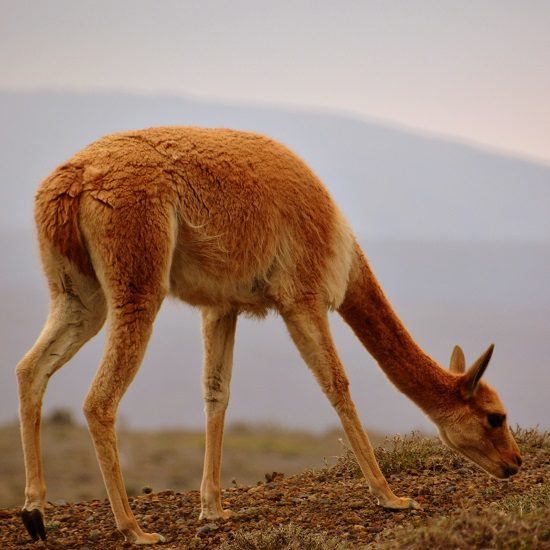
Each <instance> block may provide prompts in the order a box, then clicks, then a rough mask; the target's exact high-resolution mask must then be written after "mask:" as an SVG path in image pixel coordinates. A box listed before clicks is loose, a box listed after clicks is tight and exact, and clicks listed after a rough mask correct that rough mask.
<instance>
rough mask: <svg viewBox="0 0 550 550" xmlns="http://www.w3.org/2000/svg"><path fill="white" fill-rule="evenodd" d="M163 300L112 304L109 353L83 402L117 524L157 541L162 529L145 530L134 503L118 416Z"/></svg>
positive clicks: (140, 540) (137, 537) (141, 539)
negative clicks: (117, 426)
mask: <svg viewBox="0 0 550 550" xmlns="http://www.w3.org/2000/svg"><path fill="white" fill-rule="evenodd" d="M160 301H161V300H160V299H159V297H157V296H155V297H154V299H152V300H151V299H148V298H144V297H138V296H133V297H132V298H131V299H128V300H127V301H126V302H125V303H120V304H119V305H118V306H117V305H110V310H109V311H110V326H109V332H108V336H107V345H106V350H105V355H104V357H103V360H102V362H101V365H100V367H99V370H98V371H97V374H96V376H95V378H94V381H93V382H92V385H91V387H90V390H89V392H88V395H87V397H86V401H85V403H84V413H85V415H86V419H87V421H88V427H89V430H90V434H91V436H92V440H93V443H94V447H95V451H96V455H97V459H98V462H99V466H100V469H101V473H102V475H103V481H104V482H105V488H106V489H107V494H108V496H109V501H110V503H111V508H112V510H113V513H114V516H115V519H116V524H117V527H118V529H119V531H121V533H122V534H123V535H124V537H125V538H126V540H127V541H129V542H132V543H134V544H154V543H156V542H161V541H163V540H164V538H163V537H162V536H161V535H158V534H157V533H152V534H150V533H145V532H143V531H142V530H141V529H140V527H139V526H138V524H137V521H136V519H135V517H134V515H133V513H132V511H131V509H130V505H129V503H128V496H127V494H126V488H125V486H124V481H123V478H122V472H121V469H120V461H119V456H118V449H117V442H116V435H115V419H116V411H117V409H118V404H119V402H120V399H121V398H122V396H123V394H124V392H125V391H126V389H127V388H128V386H129V385H130V382H131V381H132V379H133V378H134V376H135V374H136V372H137V370H138V368H139V366H140V364H141V361H142V359H143V355H144V353H145V348H146V345H147V342H148V340H149V336H150V334H151V329H152V324H153V320H154V318H155V315H156V313H157V311H158V307H159V305H160Z"/></svg>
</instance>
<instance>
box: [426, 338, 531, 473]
mask: <svg viewBox="0 0 550 550" xmlns="http://www.w3.org/2000/svg"><path fill="white" fill-rule="evenodd" d="M493 348H494V346H493V345H491V346H490V347H489V348H488V349H487V351H485V353H483V355H481V357H480V358H479V359H478V360H477V361H476V362H475V363H474V364H473V365H472V366H471V367H470V368H469V369H468V370H466V361H465V359H464V353H463V352H462V350H461V349H460V347H459V346H456V347H455V348H454V350H453V354H452V356H451V364H450V371H451V373H452V374H453V375H454V378H455V381H454V384H455V395H456V399H455V400H454V402H452V403H449V408H448V411H447V412H446V414H444V415H442V416H441V417H440V418H439V419H438V420H437V421H436V423H437V426H438V428H439V435H440V438H441V440H442V441H443V443H445V445H447V446H448V447H450V448H451V449H453V450H455V451H458V452H459V453H460V454H461V455H463V456H465V457H466V458H468V459H469V460H471V461H472V462H474V463H475V464H477V465H478V466H479V467H480V468H482V469H483V470H485V471H486V472H488V473H489V474H491V475H492V476H494V477H497V478H499V479H505V478H508V477H510V476H512V475H514V474H516V473H517V472H518V470H519V467H520V466H521V455H520V452H519V449H518V446H517V444H516V442H515V441H514V438H513V436H512V433H511V432H510V427H509V426H508V422H507V420H506V411H505V410H504V406H503V405H502V403H501V401H500V398H499V396H498V394H497V392H496V391H495V390H494V389H493V388H492V387H491V386H489V384H487V383H486V382H484V381H483V380H482V379H481V377H482V376H483V373H484V372H485V369H486V368H487V366H488V365H489V361H490V360H491V355H492V354H493Z"/></svg>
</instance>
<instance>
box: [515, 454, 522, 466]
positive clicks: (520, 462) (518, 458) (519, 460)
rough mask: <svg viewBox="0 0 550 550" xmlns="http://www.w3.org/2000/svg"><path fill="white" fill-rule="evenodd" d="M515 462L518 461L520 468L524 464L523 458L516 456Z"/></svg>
mask: <svg viewBox="0 0 550 550" xmlns="http://www.w3.org/2000/svg"><path fill="white" fill-rule="evenodd" d="M514 460H515V461H516V464H517V465H518V466H521V465H522V463H523V460H521V456H519V455H516V456H515V457H514Z"/></svg>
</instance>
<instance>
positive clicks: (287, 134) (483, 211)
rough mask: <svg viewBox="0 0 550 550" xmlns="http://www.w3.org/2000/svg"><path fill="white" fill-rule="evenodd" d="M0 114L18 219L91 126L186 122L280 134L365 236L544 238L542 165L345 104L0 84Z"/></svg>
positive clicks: (89, 137) (9, 204)
mask: <svg viewBox="0 0 550 550" xmlns="http://www.w3.org/2000/svg"><path fill="white" fill-rule="evenodd" d="M0 120H2V126H1V129H0V151H1V153H0V155H1V158H2V161H1V166H0V175H1V177H2V182H3V184H2V187H1V192H2V198H3V200H2V205H1V207H0V208H2V210H1V212H2V220H3V221H4V222H9V223H15V222H21V221H22V220H27V219H28V217H29V212H30V208H29V204H30V202H29V201H30V200H31V198H32V194H33V192H34V189H35V187H36V185H37V183H38V181H39V180H40V179H42V178H43V177H44V176H45V175H46V174H47V173H48V172H49V171H50V170H51V169H52V168H53V167H54V166H56V165H57V164H59V163H61V162H63V161H64V160H65V159H66V158H67V157H68V156H69V155H71V154H72V153H73V152H75V151H76V150H78V149H80V148H81V147H82V146H84V145H86V144H87V143H89V142H90V141H93V140H94V139H96V138H98V137H99V136H101V135H104V134H107V133H110V132H113V131H120V130H127V129H131V128H141V127H147V126H156V125H164V124H188V125H200V126H226V127H234V128H239V129H245V130H255V131H260V132H263V133H266V134H269V135H271V136H273V137H275V138H277V139H279V140H281V141H283V142H284V143H286V144H287V145H289V146H290V147H291V148H292V149H294V150H296V151H297V152H298V153H299V154H300V155H301V156H302V157H303V158H304V159H306V161H308V162H309V164H310V165H311V166H312V168H313V169H314V170H315V171H316V172H317V174H318V175H319V176H320V177H321V179H322V180H323V181H324V182H325V184H326V185H327V186H328V187H329V189H330V190H331V192H332V194H333V195H334V197H335V198H336V200H337V202H338V203H339V204H340V206H341V208H342V209H343V210H344V212H345V213H346V214H347V216H348V217H349V218H350V221H351V223H352V226H353V227H354V229H355V231H356V232H357V233H358V234H360V235H362V236H366V237H368V238H369V239H372V238H377V237H380V238H386V239H387V238H396V239H406V240H419V239H428V240H434V239H435V240H445V239H453V240H472V239H476V240H510V239H513V240H538V241H541V240H548V239H550V216H549V215H548V213H549V205H550V166H544V165H537V164H533V163H530V162H526V161H522V160H520V159H515V158H508V157H504V156H500V155H497V154H492V153H489V152H486V151H483V150H478V149H474V148H473V147H471V146H466V145H462V144H458V143H452V142H449V141H445V140H440V139H436V138H434V137H427V136H421V135H418V134H414V133H411V132H405V131H403V130H399V129H396V128H390V127H385V126H382V125H381V124H375V123H373V122H368V121H363V120H356V119H353V118H351V117H349V116H344V115H338V114H330V113H328V114H327V113H319V112H303V111H297V110H294V111H292V110H284V109H282V108H269V107H250V106H242V105H220V104H215V103H208V102H205V101H195V100H190V99H176V98H171V97H144V96H132V95H123V94H94V95H87V94H72V93H64V94H61V93H59V94H54V93H28V94H14V93H5V92H4V93H2V92H0Z"/></svg>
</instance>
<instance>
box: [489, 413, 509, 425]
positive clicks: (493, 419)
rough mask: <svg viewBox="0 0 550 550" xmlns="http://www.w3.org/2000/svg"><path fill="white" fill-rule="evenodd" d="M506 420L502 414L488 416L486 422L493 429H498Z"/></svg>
mask: <svg viewBox="0 0 550 550" xmlns="http://www.w3.org/2000/svg"><path fill="white" fill-rule="evenodd" d="M505 419H506V416H505V415H504V414H498V413H494V414H488V415H487V420H488V421H489V424H490V425H491V427H493V428H500V427H501V426H502V424H503V423H504V420H505Z"/></svg>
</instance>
